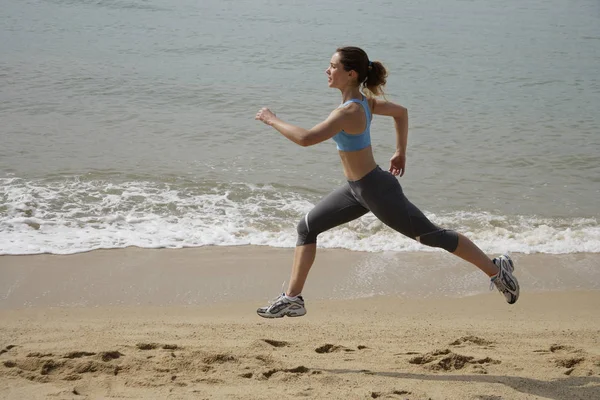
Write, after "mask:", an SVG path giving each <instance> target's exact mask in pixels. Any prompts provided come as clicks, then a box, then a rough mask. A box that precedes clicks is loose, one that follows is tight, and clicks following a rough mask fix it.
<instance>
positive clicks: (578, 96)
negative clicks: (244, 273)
mask: <svg viewBox="0 0 600 400" xmlns="http://www.w3.org/2000/svg"><path fill="white" fill-rule="evenodd" d="M0 9H1V10H2V12H1V13H0V37H1V38H2V40H0V254H37V253H56V254H68V253H76V252H83V251H89V250H92V249H98V248H121V247H127V246H140V247H145V248H159V247H193V246H207V245H246V244H254V245H265V246H276V247H293V246H294V244H295V235H296V234H295V227H296V223H297V221H298V220H299V219H300V218H301V217H302V216H303V214H304V213H306V212H307V211H308V210H310V208H311V207H312V206H313V205H314V204H315V203H316V202H317V201H318V200H319V199H320V198H321V197H322V196H324V195H325V194H327V193H328V192H330V191H331V190H333V189H335V188H336V187H338V186H340V185H341V184H343V183H344V177H343V173H342V169H341V165H340V162H339V158H338V156H337V151H336V149H335V144H334V143H333V142H332V141H327V142H325V143H322V144H319V145H317V146H313V147H309V148H301V147H299V146H297V145H295V144H293V143H292V142H290V141H288V140H286V139H285V138H283V137H282V136H281V135H279V134H278V133H277V132H276V131H274V130H273V129H271V128H269V127H267V126H265V125H263V124H262V123H259V122H257V121H254V115H255V113H256V111H257V110H258V109H259V108H260V107H263V106H267V107H270V108H271V109H273V110H274V111H276V112H277V114H278V115H279V116H280V117H282V118H284V119H285V120H287V121H289V122H291V123H294V124H298V125H300V126H304V127H310V126H312V125H314V124H316V123H318V122H320V121H321V120H323V119H324V118H325V117H326V116H327V115H328V114H329V112H330V111H331V110H332V109H333V108H335V107H336V106H337V105H338V104H339V102H340V95H339V92H337V91H336V90H332V89H328V87H327V80H326V75H325V73H324V71H325V69H326V68H327V65H328V63H329V59H330V57H331V55H332V54H333V52H334V51H335V49H336V48H337V47H338V46H341V45H357V46H361V47H363V48H364V49H365V50H366V51H367V52H368V54H369V57H370V58H371V59H374V60H381V61H382V62H383V63H384V64H385V65H386V66H387V68H388V70H389V79H388V85H387V87H386V93H387V95H386V96H387V98H388V99H390V100H393V101H396V102H399V103H401V104H403V105H404V106H406V107H407V108H408V110H409V114H410V131H409V148H408V164H407V171H406V175H405V176H404V177H402V178H400V182H401V183H402V185H403V188H404V191H405V193H406V195H407V196H408V198H409V199H410V200H411V201H412V202H413V203H415V204H416V205H417V206H419V207H420V208H421V209H422V210H423V211H424V212H425V214H426V215H428V216H429V217H430V218H431V219H432V220H433V221H434V222H436V223H437V224H439V225H442V226H445V227H448V228H453V229H456V230H459V231H461V232H462V233H465V234H466V235H468V236H469V237H471V238H472V239H473V240H474V241H475V242H476V243H477V244H479V245H480V246H481V247H482V248H483V249H484V250H485V251H488V252H503V251H512V252H523V253H536V252H541V253H553V254H555V253H576V252H593V253H597V252H600V225H599V219H600V201H599V200H598V199H599V198H600V112H598V110H600V3H599V2H598V1H597V0H574V1H565V0H550V1H541V0H533V1H528V2H522V1H517V0H507V1H505V2H490V1H484V0H443V1H441V2H437V3H436V4H433V3H431V2H419V1H416V0H410V1H405V2H402V3H398V2H392V1H371V2H364V1H355V0H348V1H345V2H343V3H340V2H336V1H333V0H321V1H318V2H317V1H283V0H252V1H248V0H236V1H226V0H218V1H217V0H203V1H191V0H181V1H176V2H171V1H166V0H148V1H142V0H106V1H104V0H77V1H75V0H22V1H16V0H13V1H10V0H0ZM372 138H373V148H374V152H375V157H376V159H377V160H378V162H379V163H380V165H381V166H382V167H383V168H386V167H387V163H388V160H389V157H390V156H391V155H392V153H393V150H394V145H395V138H394V129H393V122H392V121H391V120H389V119H385V118H381V117H380V118H376V119H375V121H374V123H373V126H372ZM319 243H320V245H321V246H323V247H340V248H347V249H351V250H360V251H373V252H383V251H412V250H424V251H437V250H431V249H428V248H426V247H423V246H420V245H419V244H417V243H415V242H413V241H412V240H409V239H406V238H403V237H402V236H401V235H399V234H397V233H395V232H393V231H392V230H390V229H389V228H387V227H385V226H383V225H382V224H381V223H380V222H379V221H378V220H377V219H375V218H374V217H373V216H372V215H366V216H365V217H363V218H361V219H359V220H357V221H354V222H352V223H350V224H348V225H345V226H342V227H339V228H336V229H334V230H332V231H330V232H327V233H324V234H323V235H321V236H320V242H319Z"/></svg>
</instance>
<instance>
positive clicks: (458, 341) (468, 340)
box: [450, 335, 494, 347]
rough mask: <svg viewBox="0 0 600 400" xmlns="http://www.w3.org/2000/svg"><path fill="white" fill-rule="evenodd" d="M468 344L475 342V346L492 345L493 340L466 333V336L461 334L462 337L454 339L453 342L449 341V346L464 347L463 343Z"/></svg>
mask: <svg viewBox="0 0 600 400" xmlns="http://www.w3.org/2000/svg"><path fill="white" fill-rule="evenodd" d="M468 344H475V345H477V346H490V347H493V344H494V342H492V341H490V340H487V339H483V338H480V337H477V336H473V335H468V336H463V337H460V338H458V339H456V340H455V341H454V342H452V343H450V346H457V347H464V346H465V345H468Z"/></svg>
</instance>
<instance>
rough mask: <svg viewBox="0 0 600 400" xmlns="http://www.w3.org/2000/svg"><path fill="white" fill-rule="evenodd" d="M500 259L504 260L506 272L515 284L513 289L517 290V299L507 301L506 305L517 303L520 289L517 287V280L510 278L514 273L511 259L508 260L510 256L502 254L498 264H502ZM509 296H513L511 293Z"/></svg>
mask: <svg viewBox="0 0 600 400" xmlns="http://www.w3.org/2000/svg"><path fill="white" fill-rule="evenodd" d="M502 259H504V260H506V263H507V264H508V270H509V271H510V277H511V278H512V280H513V282H514V283H515V287H516V288H517V290H516V292H517V296H516V297H517V298H516V299H514V300H513V301H507V303H508V304H515V303H516V302H517V300H519V296H520V294H521V288H520V286H519V281H517V278H515V277H514V276H512V274H513V272H515V264H514V262H513V260H512V258H510V256H509V255H508V254H503V255H502V256H500V263H502ZM511 296H513V297H514V295H513V294H512V293H511ZM511 300H512V299H511Z"/></svg>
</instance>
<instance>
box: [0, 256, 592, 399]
mask: <svg viewBox="0 0 600 400" xmlns="http://www.w3.org/2000/svg"><path fill="white" fill-rule="evenodd" d="M290 255H291V253H290V250H285V249H270V248H257V247H242V248H205V249H184V250H141V249H125V250H116V251H95V252H90V253H86V254H78V255H72V256H49V255H43V256H19V257H6V256H5V257H0V320H1V321H2V322H1V324H0V398H2V399H46V398H49V399H84V398H89V399H96V398H135V399H292V398H307V399H373V398H381V399H436V400H437V399H479V400H499V399H569V400H570V399H586V400H587V399H600V291H599V290H598V286H597V285H598V283H597V282H598V281H597V280H595V281H594V279H595V277H596V276H597V275H594V274H596V273H597V272H596V269H598V268H597V267H598V260H599V259H600V258H599V257H598V256H597V255H595V254H587V255H586V254H580V255H571V256H544V255H537V256H525V255H515V258H516V259H517V260H518V265H517V267H518V268H519V270H518V271H519V274H518V275H517V276H519V277H520V278H521V282H522V287H523V293H522V297H521V299H520V300H519V302H518V303H517V304H515V305H513V306H509V305H507V304H506V303H505V302H504V300H503V298H502V296H501V295H500V294H498V293H497V292H487V291H486V288H485V287H483V288H481V289H477V288H478V287H480V286H485V285H487V281H486V280H485V277H482V276H480V275H479V274H478V273H476V271H475V274H474V271H473V269H472V267H470V266H468V265H465V264H463V263H460V262H455V261H454V260H453V258H452V257H449V256H447V255H445V254H443V253H419V254H393V255H389V254H388V255H386V254H369V253H352V252H346V251H339V250H329V251H322V252H321V253H320V254H319V258H318V261H317V263H316V265H315V267H314V271H313V272H311V276H310V277H309V282H308V286H307V290H306V291H305V294H306V296H307V308H308V314H307V315H306V316H304V317H301V318H295V319H292V318H284V319H279V320H264V319H261V318H259V317H258V316H256V314H255V313H254V310H255V308H256V307H257V306H260V305H263V304H264V300H265V299H267V298H269V297H272V295H275V294H276V293H277V291H278V290H279V286H280V285H281V281H282V279H287V275H288V274H289V262H290ZM382 265H383V266H385V268H381V266H382ZM440 265H443V267H439V266H440ZM393 266H395V269H394V268H392V267H393ZM419 269H420V271H419V272H417V271H415V270H419ZM365 270H367V272H368V273H362V274H361V271H363V272H364V271H365ZM548 271H551V272H552V273H548ZM582 271H583V272H582ZM586 277H587V279H586ZM465 282H466V283H465ZM369 288H370V289H371V292H368V290H367V289H369ZM432 288H433V289H432ZM352 293H354V297H362V298H354V299H352V298H351V297H353V294H352ZM467 294H468V295H467Z"/></svg>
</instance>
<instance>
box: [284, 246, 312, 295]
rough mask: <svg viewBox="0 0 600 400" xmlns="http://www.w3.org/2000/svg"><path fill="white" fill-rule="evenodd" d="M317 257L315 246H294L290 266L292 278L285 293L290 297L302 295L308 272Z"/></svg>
mask: <svg viewBox="0 0 600 400" xmlns="http://www.w3.org/2000/svg"><path fill="white" fill-rule="evenodd" d="M316 255H317V244H316V243H311V244H305V245H304V246H296V250H294V264H293V265H292V276H291V277H290V283H289V285H288V288H287V290H286V292H285V294H286V295H288V296H290V297H294V296H298V295H299V294H300V293H302V289H303V288H304V284H305V283H306V278H307V277H308V272H309V271H310V268H311V267H312V265H313V263H314V262H315V257H316Z"/></svg>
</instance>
